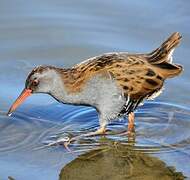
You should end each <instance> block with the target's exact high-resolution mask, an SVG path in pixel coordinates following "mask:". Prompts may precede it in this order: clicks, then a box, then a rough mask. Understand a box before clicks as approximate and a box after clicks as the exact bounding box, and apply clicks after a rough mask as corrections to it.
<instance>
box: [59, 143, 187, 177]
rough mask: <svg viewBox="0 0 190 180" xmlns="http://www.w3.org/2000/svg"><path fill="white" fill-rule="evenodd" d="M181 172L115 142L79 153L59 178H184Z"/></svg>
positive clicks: (154, 158)
mask: <svg viewBox="0 0 190 180" xmlns="http://www.w3.org/2000/svg"><path fill="white" fill-rule="evenodd" d="M184 178H185V177H184V176H183V174H182V173H180V172H176V171H175V168H172V167H167V166H166V164H165V163H164V162H163V161H161V160H160V159H158V158H156V157H152V156H150V155H149V154H145V153H142V152H139V151H136V150H134V149H133V148H132V147H129V146H125V145H121V144H112V145H111V146H106V147H102V148H101V149H96V150H92V151H90V152H88V153H86V154H83V155H80V156H79V157H78V158H77V159H75V160H73V161H72V162H71V163H69V164H68V165H66V166H65V167H64V168H63V169H62V170H61V173H60V180H126V179H129V180H143V179H144V180H155V179H159V180H170V179H171V180H182V179H184Z"/></svg>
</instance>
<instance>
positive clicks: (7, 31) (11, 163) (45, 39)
mask: <svg viewBox="0 0 190 180" xmlns="http://www.w3.org/2000/svg"><path fill="white" fill-rule="evenodd" d="M189 8H190V2H189V1H173V0H166V1H164V0H161V1H159V3H158V2H157V3H156V2H154V1H148V0H146V1H143V2H139V1H137V0H135V1H134V0H133V1H132V0H130V1H121V0H119V1H104V0H103V1H97V0H96V1H95V0H92V1H87V0H84V1H74V0H71V1H36V0H33V1H21V0H15V1H3V0H0V82H1V84H0V137H1V138H0V179H3V180H4V179H7V177H8V176H12V177H14V178H15V179H19V180H26V179H29V180H30V179H34V178H35V179H36V180H38V179H39V180H41V179H46V180H54V179H58V175H59V172H60V170H61V168H62V167H64V166H65V165H66V164H68V163H69V162H71V161H72V160H73V159H75V158H76V157H77V156H78V155H79V154H81V153H85V152H87V151H88V150H89V149H92V148H95V147H96V146H99V145H100V144H101V137H96V138H90V139H84V140H83V141H82V142H81V141H77V142H74V143H73V144H72V145H71V147H70V148H71V149H72V150H73V151H74V152H75V154H74V155H73V154H71V153H68V152H67V151H66V150H65V149H64V147H63V146H61V145H57V146H51V147H46V146H45V144H46V143H47V142H51V141H54V140H56V139H57V138H58V137H61V136H65V135H71V136H74V135H79V134H82V133H84V132H88V131H93V130H95V129H96V128H97V127H98V118H97V113H96V111H95V110H94V109H92V108H87V107H75V106H70V105H63V104H59V103H56V102H55V100H54V99H53V98H51V97H49V96H48V95H34V96H32V97H30V98H29V99H28V100H27V101H26V102H25V103H24V104H23V105H22V106H21V107H20V108H19V109H18V110H17V111H16V112H15V113H14V114H13V116H12V117H7V116H6V115H5V114H6V112H7V110H8V109H9V107H10V105H11V103H12V102H13V101H14V100H15V98H16V97H17V96H18V94H19V93H20V92H21V90H22V88H23V86H24V81H25V78H26V76H27V74H28V73H29V72H30V71H31V69H32V68H33V67H34V66H36V65H40V64H51V65H57V66H63V67H69V66H72V65H74V64H76V63H79V62H81V61H82V60H84V59H86V58H88V57H91V56H94V55H98V54H101V53H104V52H111V51H130V52H149V51H151V50H152V49H154V48H156V47H157V46H158V45H159V44H160V43H161V42H162V41H163V40H164V39H165V38H166V37H167V36H168V35H169V34H170V33H172V32H174V31H179V32H180V33H181V34H182V36H183V40H182V43H181V45H180V46H179V47H178V48H177V49H176V51H175V53H174V61H176V62H177V63H180V64H182V65H183V66H184V69H185V71H184V72H183V74H182V75H181V76H179V77H177V78H175V79H171V80H168V81H167V82H166V84H165V90H164V92H163V93H162V95H161V96H160V97H159V98H157V100H156V101H154V102H149V103H145V105H144V106H142V107H140V108H139V110H138V111H137V113H136V116H137V119H136V139H135V144H134V149H135V150H140V151H142V152H145V153H149V154H151V155H153V156H157V157H159V158H160V159H161V160H163V161H164V162H165V163H166V164H167V165H168V166H174V167H175V168H176V169H177V171H180V172H182V173H183V174H184V175H186V176H187V177H189V178H190V168H189V167H190V131H189V129H190V118H189V117H190V106H189V102H190V96H189V89H190V81H189V77H190V71H189V70H188V67H189V68H190V61H189V47H190V43H189V42H190V41H189V37H190V33H189V29H190V25H189V24H190V12H189ZM126 126H127V120H126V119H122V120H121V121H114V122H113V123H112V124H110V125H109V126H108V129H109V130H111V131H113V132H115V131H116V132H117V131H122V130H125V128H126ZM108 138H109V139H112V140H114V141H120V142H122V143H124V144H128V143H129V141H128V138H127V137H121V136H117V135H115V136H114V135H109V136H108ZM42 177H43V178H42Z"/></svg>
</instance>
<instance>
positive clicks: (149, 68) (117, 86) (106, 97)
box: [8, 32, 183, 136]
mask: <svg viewBox="0 0 190 180" xmlns="http://www.w3.org/2000/svg"><path fill="white" fill-rule="evenodd" d="M181 38H182V36H181V35H180V33H179V32H174V33H173V34H171V35H170V36H169V38H168V39H167V40H165V41H164V42H163V43H162V44H161V46H160V47H158V48H157V49H155V50H153V51H151V52H150V53H129V52H111V53H105V54H102V55H99V56H95V57H91V58H89V59H87V60H85V61H82V62H81V63H79V64H76V65H74V66H73V67H71V68H60V67H55V66H49V65H40V66H37V67H35V68H34V69H33V70H32V71H31V72H30V73H29V75H28V77H27V79H26V82H25V88H24V90H23V91H22V93H21V94H20V96H19V97H18V98H17V99H16V101H15V102H14V103H13V105H12V106H11V107H10V109H9V111H8V115H9V116H10V115H11V114H12V113H13V111H15V110H16V108H17V107H18V106H20V105H21V103H22V102H23V101H24V100H25V99H26V98H27V97H28V96H30V95H32V94H34V93H46V94H49V95H51V96H52V97H53V98H55V99H56V100H57V101H58V102H60V103H64V104H72V105H84V106H90V107H94V108H95V109H96V111H97V114H98V118H99V128H98V129H97V130H96V131H92V132H89V133H87V136H94V135H103V134H105V132H106V126H107V125H108V124H109V123H110V122H111V121H112V120H115V119H118V118H120V117H126V116H128V128H126V134H130V133H132V132H134V129H135V125H134V121H135V114H134V113H135V110H136V109H137V107H139V106H140V105H141V104H142V103H143V102H144V101H145V100H150V99H154V98H156V97H157V96H159V95H160V94H161V92H162V90H163V86H164V82H165V80H167V79H168V78H173V77H175V76H178V75H179V74H180V73H181V72H182V71H183V67H182V66H181V65H179V64H176V63H173V62H172V60H173V57H172V55H173V51H174V49H175V48H176V47H177V46H178V45H179V43H180V41H181Z"/></svg>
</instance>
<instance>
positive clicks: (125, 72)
mask: <svg viewBox="0 0 190 180" xmlns="http://www.w3.org/2000/svg"><path fill="white" fill-rule="evenodd" d="M107 71H108V72H109V73H110V74H111V75H112V77H113V78H114V79H115V81H116V83H117V84H118V86H119V87H120V88H121V89H122V91H123V94H124V96H125V97H126V100H127V101H126V109H127V111H129V110H130V109H131V110H132V109H133V110H134V109H135V108H136V107H137V106H138V105H139V103H140V102H141V101H142V100H143V99H144V98H148V97H149V96H151V95H152V94H153V93H155V92H157V91H159V90H160V89H161V88H162V86H163V82H164V78H163V77H162V76H161V75H160V73H159V71H158V70H157V69H156V68H154V66H152V65H150V64H149V63H148V62H146V60H145V59H143V56H140V57H138V56H129V57H128V59H127V60H126V61H115V62H114V63H113V64H112V65H111V66H109V67H107Z"/></svg>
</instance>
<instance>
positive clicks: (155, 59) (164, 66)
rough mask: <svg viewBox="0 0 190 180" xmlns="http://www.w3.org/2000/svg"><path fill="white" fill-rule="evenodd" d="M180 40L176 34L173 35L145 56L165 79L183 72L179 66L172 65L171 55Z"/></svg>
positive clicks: (179, 36)
mask: <svg viewBox="0 0 190 180" xmlns="http://www.w3.org/2000/svg"><path fill="white" fill-rule="evenodd" d="M180 40H181V35H180V34H179V33H178V32H175V33H173V34H172V35H171V36H170V37H169V38H168V39H167V40H166V41H165V42H164V43H162V45H161V46H160V47H159V48H157V49H156V50H154V51H152V52H151V53H150V54H148V56H147V60H148V62H149V63H150V64H152V65H154V66H155V67H157V68H158V70H159V71H160V73H161V74H162V75H163V76H164V77H165V78H171V77H174V76H177V75H179V74H180V73H181V71H182V70H183V68H182V66H181V65H178V64H173V63H172V54H173V51H174V49H175V48H176V47H177V46H178V44H179V43H180Z"/></svg>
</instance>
